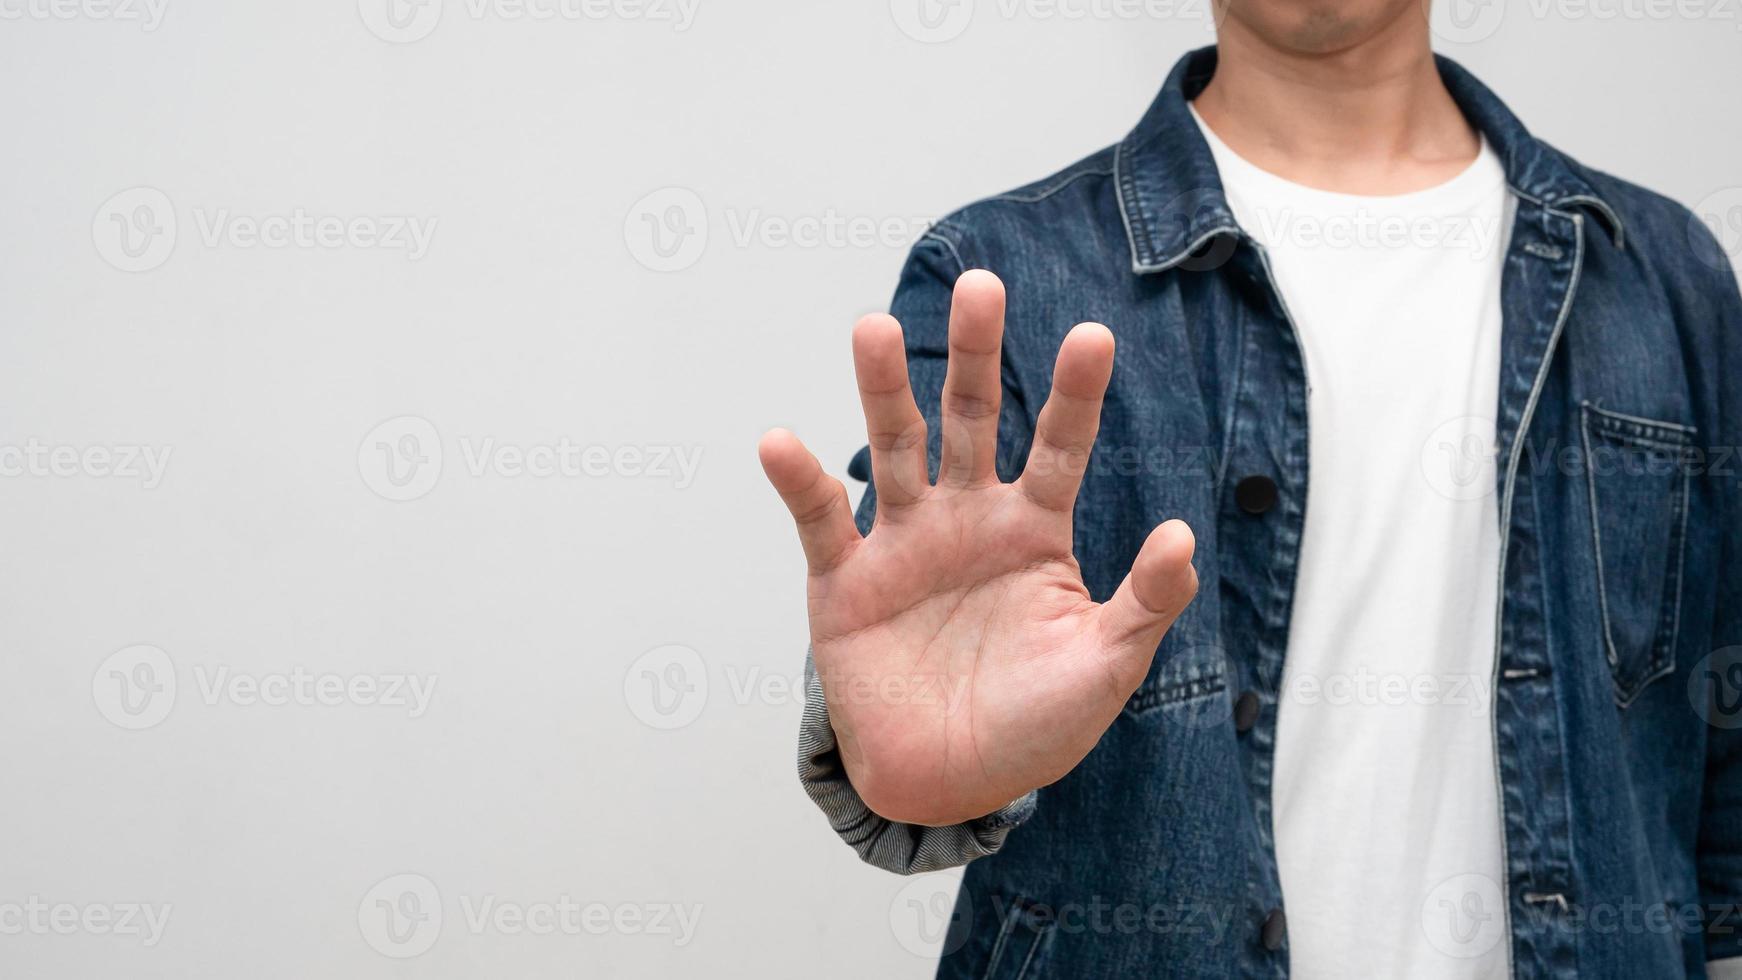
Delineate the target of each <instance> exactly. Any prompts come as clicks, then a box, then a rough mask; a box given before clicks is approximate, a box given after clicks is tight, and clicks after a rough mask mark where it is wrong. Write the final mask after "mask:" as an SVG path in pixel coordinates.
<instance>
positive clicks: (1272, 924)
mask: <svg viewBox="0 0 1742 980" xmlns="http://www.w3.org/2000/svg"><path fill="white" fill-rule="evenodd" d="M1287 936H1288V919H1287V918H1286V917H1284V916H1283V914H1282V910H1281V909H1271V910H1270V914H1269V915H1267V916H1265V917H1264V928H1263V930H1261V931H1260V932H1259V937H1260V938H1262V939H1263V940H1264V948H1265V949H1268V950H1270V951H1271V952H1272V953H1274V952H1276V951H1277V950H1279V949H1281V948H1282V941H1283V939H1284V938H1286V937H1287Z"/></svg>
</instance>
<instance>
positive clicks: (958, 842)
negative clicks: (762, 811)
mask: <svg viewBox="0 0 1742 980" xmlns="http://www.w3.org/2000/svg"><path fill="white" fill-rule="evenodd" d="M804 674H805V705H804V720H803V722H802V723H801V725H800V727H799V735H798V778H799V781H800V782H801V783H803V784H804V790H805V793H806V794H807V795H809V796H810V798H811V801H812V802H814V803H816V805H817V807H818V808H819V809H821V810H822V811H823V813H824V814H825V815H826V816H827V817H828V818H829V824H830V826H832V827H834V829H835V833H837V834H839V835H840V837H841V839H842V840H843V841H845V842H846V843H847V845H848V846H850V847H852V848H853V850H854V851H855V852H857V853H858V855H859V858H860V859H861V860H863V861H864V862H865V863H866V864H870V865H873V866H875V867H879V868H882V869H884V870H885V871H893V872H895V873H896V874H909V875H911V874H922V873H924V872H927V871H940V870H943V869H944V868H953V867H957V866H959V865H963V864H967V863H968V862H969V861H972V860H974V859H975V858H981V857H986V856H987V855H989V854H995V853H997V852H998V849H999V848H1001V847H1003V846H1004V839H1005V838H1006V837H1008V836H1009V835H1010V832H1011V831H1012V830H1014V829H1015V828H1016V827H1018V826H1020V825H1021V824H1022V823H1023V822H1024V821H1026V820H1028V818H1029V817H1031V816H1033V815H1034V807H1035V799H1036V794H1035V793H1032V792H1031V793H1029V794H1027V795H1026V796H1023V797H1021V798H1020V799H1017V800H1016V801H1015V802H1013V803H1010V804H1008V805H1006V806H1004V807H1001V808H1000V809H998V810H996V811H994V812H992V813H989V814H987V815H985V816H983V817H979V818H977V819H974V820H969V821H967V822H965V823H959V824H954V825H952V826H948V827H922V826H917V825H915V824H904V823H896V822H894V821H892V820H885V819H884V818H882V817H880V816H878V815H877V814H875V813H873V812H871V808H870V807H868V806H866V805H865V801H864V800H862V799H860V798H859V793H858V791H856V790H854V789H853V784H852V783H851V782H850V781H848V779H847V771H846V769H845V768H844V767H843V766H842V764H841V754H840V751H839V748H838V746H837V744H836V742H835V730H834V729H833V728H832V727H830V725H829V706H828V702H827V701H826V700H824V698H823V685H822V680H821V679H820V678H819V677H818V676H817V670H816V663H815V661H814V660H813V659H812V658H811V657H810V656H808V655H807V656H806V657H805V665H804Z"/></svg>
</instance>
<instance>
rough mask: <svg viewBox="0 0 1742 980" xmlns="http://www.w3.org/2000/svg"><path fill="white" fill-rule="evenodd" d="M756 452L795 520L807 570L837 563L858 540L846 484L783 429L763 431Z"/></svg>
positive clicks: (821, 568) (820, 568)
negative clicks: (824, 470)
mask: <svg viewBox="0 0 1742 980" xmlns="http://www.w3.org/2000/svg"><path fill="white" fill-rule="evenodd" d="M756 451H757V455H758V456H760V457H761V458H762V471H763V472H764V473H766V474H768V482H769V483H772V484H774V489H775V491H776V492H778V493H779V494H780V499H782V500H784V501H786V509H787V510H789V511H791V512H792V519H793V520H794V521H795V522H796V523H797V524H798V538H799V543H800V544H801V545H803V546H804V555H805V560H806V561H808V562H809V563H810V567H811V571H812V572H821V571H826V570H827V569H829V568H832V567H833V566H835V565H837V564H839V563H840V561H841V559H842V558H845V557H846V554H847V551H848V550H849V549H851V548H852V547H853V546H854V545H856V544H858V542H859V540H860V538H859V528H858V526H857V525H855V524H854V523H853V508H852V506H851V505H849V504H848V503H847V488H846V487H844V486H842V485H841V481H840V480H837V479H835V478H834V477H832V476H829V475H828V474H827V473H824V472H823V467H822V464H821V463H818V462H817V458H816V457H815V456H813V455H811V451H810V450H808V449H806V448H805V447H804V443H802V442H800V441H799V440H798V437H797V436H795V435H793V434H792V433H790V432H788V431H786V430H785V429H774V430H771V431H770V432H768V434H766V435H764V436H763V437H762V442H761V443H760V444H759V445H758V446H757V447H756Z"/></svg>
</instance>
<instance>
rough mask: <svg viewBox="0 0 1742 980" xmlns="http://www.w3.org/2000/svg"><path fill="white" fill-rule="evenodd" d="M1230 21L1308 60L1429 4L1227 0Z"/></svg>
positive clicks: (1422, 0)
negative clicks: (1306, 56) (1302, 55)
mask: <svg viewBox="0 0 1742 980" xmlns="http://www.w3.org/2000/svg"><path fill="white" fill-rule="evenodd" d="M1224 2H1225V3H1226V4H1227V11H1226V16H1227V18H1228V19H1229V20H1232V21H1237V22H1239V24H1240V26H1241V27H1243V28H1245V29H1246V30H1248V31H1250V32H1251V33H1253V34H1255V35H1257V36H1258V37H1259V38H1260V39H1262V40H1263V41H1264V42H1265V43H1266V44H1269V45H1270V46H1272V47H1275V48H1279V49H1281V50H1284V51H1291V52H1295V53H1298V54H1304V55H1318V54H1335V53H1336V52H1338V51H1342V50H1346V49H1348V48H1351V47H1354V46H1355V45H1358V44H1360V43H1362V42H1364V41H1366V40H1368V39H1370V38H1372V37H1373V36H1374V35H1376V34H1378V33H1380V32H1381V31H1383V30H1385V29H1386V28H1387V27H1388V26H1390V25H1392V24H1394V23H1395V22H1396V21H1397V19H1398V18H1399V17H1400V16H1403V15H1406V14H1411V13H1419V14H1420V15H1421V16H1422V18H1423V23H1424V24H1425V23H1426V14H1427V4H1428V2H1429V0H1224Z"/></svg>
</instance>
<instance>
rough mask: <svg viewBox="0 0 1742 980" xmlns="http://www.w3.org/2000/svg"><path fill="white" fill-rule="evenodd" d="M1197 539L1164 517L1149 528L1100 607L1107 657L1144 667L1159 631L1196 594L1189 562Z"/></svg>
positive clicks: (1180, 523)
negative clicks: (1116, 587)
mask: <svg viewBox="0 0 1742 980" xmlns="http://www.w3.org/2000/svg"><path fill="white" fill-rule="evenodd" d="M1196 544H1197V542H1196V540H1195V539H1194V538H1193V537H1192V531H1191V528H1189V527H1186V525H1185V522H1184V521H1168V522H1167V523H1165V524H1163V525H1161V526H1160V527H1157V528H1156V529H1155V530H1153V531H1151V532H1149V538H1148V540H1146V541H1144V542H1143V549H1142V550H1141V551H1139V552H1138V553H1137V560H1136V561H1134V562H1132V563H1131V574H1129V575H1127V576H1125V581H1123V582H1121V583H1119V590H1118V591H1117V592H1115V593H1113V598H1111V599H1109V600H1108V601H1107V603H1106V604H1105V605H1103V606H1102V607H1101V609H1100V612H1099V616H1100V623H1099V625H1100V632H1101V637H1102V641H1103V642H1104V643H1105V644H1106V647H1107V654H1108V656H1109V657H1111V658H1113V659H1114V660H1119V661H1125V662H1128V663H1129V662H1132V661H1137V662H1140V663H1141V666H1142V667H1143V668H1144V669H1148V666H1149V658H1150V657H1153V656H1154V655H1155V648H1156V645H1157V644H1159V643H1160V642H1161V638H1162V635H1163V634H1165V633H1166V632H1167V630H1168V627H1170V626H1172V625H1173V623H1174V620H1176V619H1178V618H1179V615H1180V613H1182V612H1184V611H1185V608H1186V606H1187V605H1189V604H1190V603H1191V601H1192V597H1193V596H1195V595H1197V594H1198V572H1197V569H1195V568H1193V567H1192V551H1193V549H1194V548H1195V547H1196Z"/></svg>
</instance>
